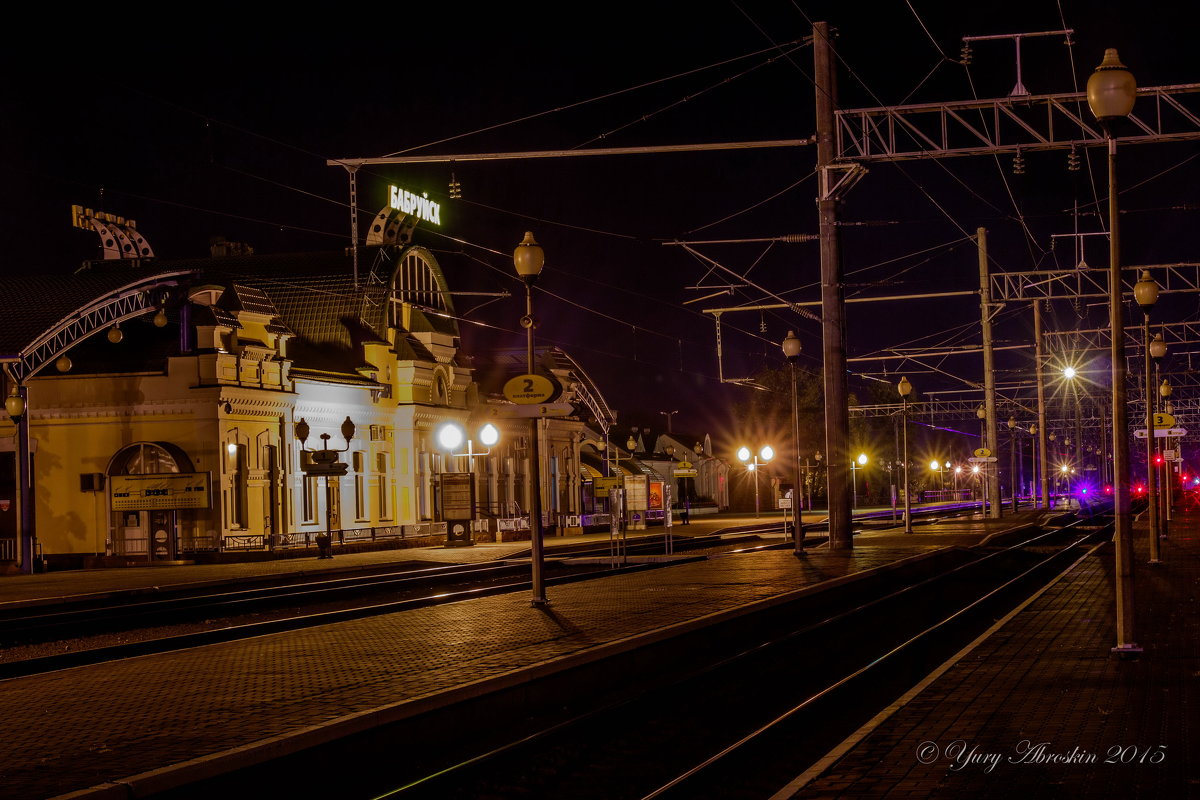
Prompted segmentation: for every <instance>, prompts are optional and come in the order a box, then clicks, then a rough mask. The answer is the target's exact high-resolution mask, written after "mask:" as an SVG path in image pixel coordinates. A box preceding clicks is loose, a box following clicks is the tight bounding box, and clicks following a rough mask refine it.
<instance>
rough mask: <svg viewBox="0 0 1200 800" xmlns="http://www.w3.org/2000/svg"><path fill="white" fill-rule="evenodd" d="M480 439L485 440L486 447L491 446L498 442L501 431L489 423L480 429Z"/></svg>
mask: <svg viewBox="0 0 1200 800" xmlns="http://www.w3.org/2000/svg"><path fill="white" fill-rule="evenodd" d="M479 441H481V442H483V444H484V446H485V447H491V446H492V445H494V444H495V443H496V442H498V441H500V431H499V429H497V428H496V426H495V425H493V424H492V423H490V422H489V423H488V424H487V425H484V426H483V427H482V428H480V429H479Z"/></svg>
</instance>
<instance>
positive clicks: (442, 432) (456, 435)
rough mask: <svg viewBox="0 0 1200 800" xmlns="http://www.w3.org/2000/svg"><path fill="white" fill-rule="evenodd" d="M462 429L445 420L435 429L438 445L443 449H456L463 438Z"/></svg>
mask: <svg viewBox="0 0 1200 800" xmlns="http://www.w3.org/2000/svg"><path fill="white" fill-rule="evenodd" d="M464 438H465V437H464V436H463V429H462V428H461V427H459V426H458V425H457V424H455V423H453V422H447V423H446V424H445V425H443V426H442V427H440V428H438V430H437V443H438V447H440V448H441V449H443V450H456V449H458V447H459V446H460V445H461V444H462V443H463V440H464Z"/></svg>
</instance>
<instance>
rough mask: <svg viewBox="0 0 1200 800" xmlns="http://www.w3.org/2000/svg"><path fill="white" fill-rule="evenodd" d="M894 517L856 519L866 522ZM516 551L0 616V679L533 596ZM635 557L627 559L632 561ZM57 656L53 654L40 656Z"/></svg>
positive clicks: (616, 568)
mask: <svg viewBox="0 0 1200 800" xmlns="http://www.w3.org/2000/svg"><path fill="white" fill-rule="evenodd" d="M977 510H978V504H973V503H970V504H960V505H957V506H954V507H949V508H948V507H945V506H942V507H937V508H930V509H922V510H921V512H922V513H923V514H925V515H927V516H930V517H934V518H945V517H947V516H954V515H964V514H971V513H974V512H976V511H977ZM888 513H889V512H875V513H868V514H859V515H856V519H860V520H872V519H877V518H883V517H885V516H886V515H887V514H888ZM822 527H823V526H822V525H821V524H820V523H818V524H814V525H806V529H807V530H808V531H809V533H808V536H807V537H806V542H805V544H806V546H808V547H815V546H819V545H821V544H822V543H823V542H824V541H825V539H824V537H823V536H821V535H820V533H819V531H820V529H821V528H822ZM781 530H782V525H781V523H779V522H770V523H764V524H762V525H755V526H747V527H741V528H738V529H736V530H732V531H730V532H727V533H722V534H714V535H703V536H695V537H684V536H673V537H672V540H671V545H670V547H669V552H671V553H672V554H673V555H674V556H676V557H677V558H678V557H686V556H687V555H688V554H694V555H695V556H696V557H698V558H703V557H707V556H710V555H720V554H733V553H741V552H750V551H754V550H767V549H782V548H791V547H792V546H793V545H792V543H791V542H790V540H789V541H780V540H777V539H775V540H767V541H764V540H763V539H761V538H760V537H761V536H778V535H779V533H780V532H781ZM666 551H668V548H667V546H666V542H665V540H664V538H663V537H662V536H643V537H638V538H636V539H632V540H629V541H623V540H612V541H609V542H603V541H601V542H597V543H588V544H581V545H573V546H566V547H556V548H553V549H552V550H551V551H550V552H549V553H548V555H547V569H548V574H547V582H548V583H549V584H550V585H553V584H556V583H565V582H574V581H578V580H587V579H591V578H596V577H603V576H606V575H613V574H616V573H618V572H621V571H630V570H642V569H651V568H661V567H664V566H668V565H669V563H670V562H660V563H639V562H638V561H637V558H638V557H641V556H657V555H662V554H664V552H666ZM522 557H527V554H525V553H520V552H518V553H516V554H513V555H511V556H509V557H508V558H506V559H505V560H504V561H501V562H498V563H496V562H488V563H484V564H467V565H446V566H441V565H439V566H434V567H428V566H419V567H418V566H414V565H411V564H406V565H401V566H397V567H391V568H388V569H387V570H381V571H374V572H372V573H369V574H363V573H359V574H355V575H352V576H342V575H338V576H329V577H314V576H311V575H310V576H305V577H303V578H298V579H292V580H288V581H286V582H282V583H280V582H279V581H278V580H276V579H272V580H270V581H268V582H266V585H257V586H252V587H245V588H236V589H232V590H230V589H228V588H224V587H222V588H208V589H205V588H203V587H181V588H179V589H169V588H167V589H161V590H160V589H157V588H156V589H154V590H141V591H138V592H134V593H130V594H128V595H125V596H123V597H117V598H111V599H86V598H85V599H80V600H77V601H63V602H60V603H56V604H55V605H54V606H53V607H52V608H48V607H39V608H36V609H28V610H21V609H11V610H8V611H6V612H2V613H0V678H11V677H20V676H25V675H33V674H37V673H41V672H48V671H53V670H57V669H65V668H68V667H75V666H82V665H86V664H98V663H103V662H106V661H114V660H119V659H122V658H131V657H135V656H141V655H149V654H153V653H160V652H168V651H174V650H180V649H183V648H188V647H201V646H205V645H208V644H215V643H218V642H228V641H235V640H238V639H246V638H250V637H252V636H261V635H265V634H269V633H279V632H284V631H289V630H298V629H302V628H306V627H313V626H316V625H325V624H329V623H334V622H341V621H346V620H351V619H358V618H362V617H366V616H373V615H379V614H388V613H394V612H398V611H405V610H410V609H413V608H419V607H423V606H428V605H434V604H443V603H452V602H457V601H459V600H465V599H470V598H473V597H480V596H484V595H488V594H498V593H504V592H518V591H524V590H528V589H529V588H530V582H529V580H528V577H527V576H528V572H529V566H528V564H527V563H523V562H522V561H521V559H522ZM631 558H632V559H634V560H633V561H630V559H631ZM51 647H52V648H53V650H54V652H47V650H48V649H51Z"/></svg>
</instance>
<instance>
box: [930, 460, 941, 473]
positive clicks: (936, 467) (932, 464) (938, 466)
mask: <svg viewBox="0 0 1200 800" xmlns="http://www.w3.org/2000/svg"><path fill="white" fill-rule="evenodd" d="M929 468H930V469H931V470H933V471H934V472H937V471H938V470H939V469H941V468H942V463H941V462H940V461H930V462H929Z"/></svg>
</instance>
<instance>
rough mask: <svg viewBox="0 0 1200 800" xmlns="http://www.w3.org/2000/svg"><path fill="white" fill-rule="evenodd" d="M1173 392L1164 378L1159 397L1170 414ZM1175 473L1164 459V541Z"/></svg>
mask: <svg viewBox="0 0 1200 800" xmlns="http://www.w3.org/2000/svg"><path fill="white" fill-rule="evenodd" d="M1166 349H1167V346H1166V345H1165V344H1164V345H1163V353H1164V354H1165V353H1166ZM1171 391H1172V389H1171V383H1170V381H1168V380H1167V379H1166V378H1163V382H1162V384H1161V385H1160V386H1159V387H1158V394H1159V397H1161V398H1162V399H1163V410H1164V411H1165V412H1166V413H1168V414H1170V413H1171V410H1172V409H1171V401H1170V399H1169V398H1170V397H1171ZM1170 443H1171V440H1170V439H1169V438H1168V439H1167V444H1170ZM1168 449H1171V450H1175V448H1174V447H1171V448H1168ZM1175 458H1176V459H1178V458H1179V453H1178V452H1176V453H1175ZM1176 463H1177V462H1176ZM1174 472H1175V468H1174V466H1172V464H1170V463H1168V462H1167V460H1166V459H1165V458H1164V459H1163V476H1164V477H1163V483H1164V484H1165V487H1166V488H1165V491H1163V492H1161V494H1163V513H1162V514H1161V515H1160V516H1159V518H1158V521H1159V532H1158V533H1159V537H1160V538H1162V539H1165V538H1167V528H1168V527H1169V526H1170V522H1171V492H1172V491H1173V490H1174V488H1175V479H1174V477H1173V476H1174Z"/></svg>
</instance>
